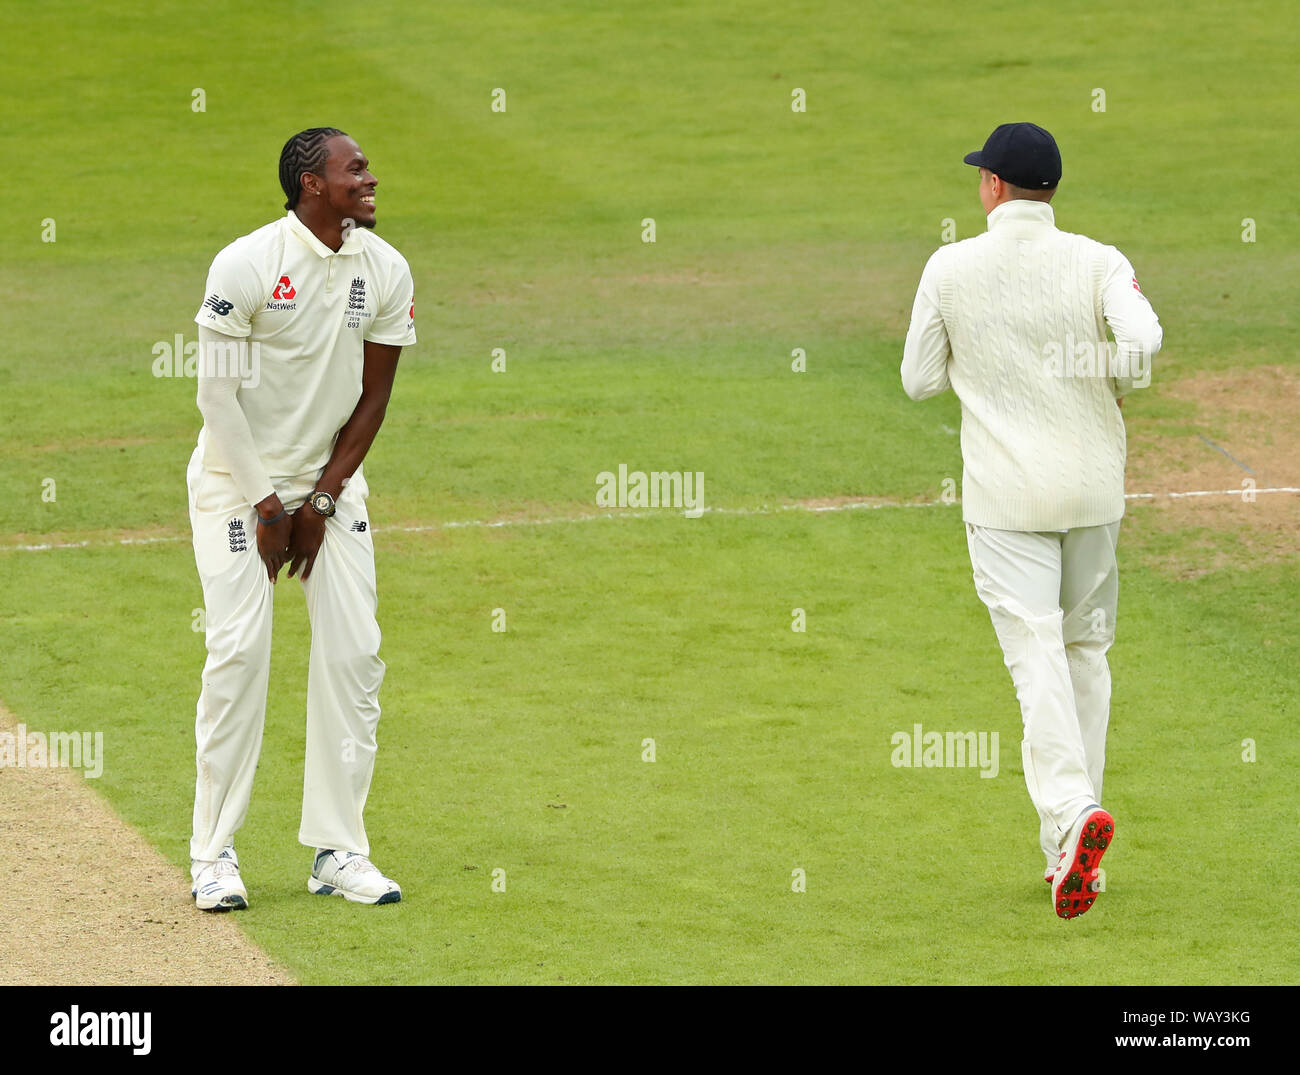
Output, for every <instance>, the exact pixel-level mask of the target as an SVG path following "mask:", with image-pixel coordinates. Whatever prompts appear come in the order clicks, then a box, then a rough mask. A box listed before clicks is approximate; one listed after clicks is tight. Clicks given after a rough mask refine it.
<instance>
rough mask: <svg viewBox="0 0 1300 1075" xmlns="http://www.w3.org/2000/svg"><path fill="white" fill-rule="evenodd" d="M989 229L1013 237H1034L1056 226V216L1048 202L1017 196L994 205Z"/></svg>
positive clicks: (990, 215)
mask: <svg viewBox="0 0 1300 1075" xmlns="http://www.w3.org/2000/svg"><path fill="white" fill-rule="evenodd" d="M988 223H989V231H991V232H996V233H997V234H998V235H1004V236H1007V237H1008V238H1011V239H1033V238H1036V237H1037V236H1039V235H1042V234H1043V233H1044V232H1045V231H1049V230H1051V229H1052V228H1054V227H1056V217H1055V216H1054V215H1053V213H1052V207H1051V206H1050V205H1048V204H1047V202H1036V201H1031V200H1030V199H1028V198H1015V199H1013V200H1012V201H1009V202H1003V203H1002V204H1001V205H998V206H994V208H993V212H991V213H990V214H989V220H988Z"/></svg>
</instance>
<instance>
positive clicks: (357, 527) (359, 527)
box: [348, 519, 366, 534]
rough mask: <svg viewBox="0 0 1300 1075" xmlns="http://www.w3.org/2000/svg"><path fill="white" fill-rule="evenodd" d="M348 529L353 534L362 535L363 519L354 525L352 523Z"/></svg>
mask: <svg viewBox="0 0 1300 1075" xmlns="http://www.w3.org/2000/svg"><path fill="white" fill-rule="evenodd" d="M348 529H349V530H351V531H352V532H353V533H354V534H364V533H365V532H366V521H365V520H364V519H358V520H357V521H356V522H355V523H353V524H352V525H351V526H350V527H348Z"/></svg>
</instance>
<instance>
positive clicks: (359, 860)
mask: <svg viewBox="0 0 1300 1075" xmlns="http://www.w3.org/2000/svg"><path fill="white" fill-rule="evenodd" d="M307 891H308V892H311V893H313V894H315V895H317V896H342V897H343V898H344V899H347V900H351V901H352V902H353V903H370V904H375V903H397V902H398V901H399V900H401V898H402V888H401V886H400V885H399V884H398V883H397V882H396V881H394V880H393V879H392V878H391V877H385V876H384V875H383V874H382V873H380V871H379V867H378V866H376V865H375V864H374V863H373V862H371V861H370V860H369V859H368V858H366V856H365V855H358V854H357V853H356V852H355V851H328V850H327V851H319V850H318V851H317V852H316V860H315V862H314V863H313V864H312V869H311V876H310V877H309V878H307Z"/></svg>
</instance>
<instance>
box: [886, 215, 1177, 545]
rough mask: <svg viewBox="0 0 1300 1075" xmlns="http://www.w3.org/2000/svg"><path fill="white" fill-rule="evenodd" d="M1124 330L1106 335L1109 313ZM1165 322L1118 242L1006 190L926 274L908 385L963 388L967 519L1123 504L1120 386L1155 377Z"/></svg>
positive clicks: (1046, 515) (1114, 512) (1018, 526)
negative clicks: (981, 223) (1077, 230)
mask: <svg viewBox="0 0 1300 1075" xmlns="http://www.w3.org/2000/svg"><path fill="white" fill-rule="evenodd" d="M1107 325H1109V326H1110V329H1111V331H1112V332H1113V333H1114V335H1115V343H1114V344H1110V345H1108V344H1107V343H1106V340H1107V337H1106V326H1107ZM1161 338H1162V334H1161V330H1160V322H1159V321H1158V320H1157V319H1156V315H1155V311H1154V310H1153V309H1152V308H1151V304H1150V303H1149V302H1148V301H1147V300H1146V298H1145V296H1143V294H1142V292H1141V290H1139V288H1138V286H1137V279H1136V277H1135V276H1134V274H1133V267H1132V266H1131V265H1130V264H1129V262H1128V260H1127V259H1126V258H1125V257H1124V255H1123V254H1121V253H1120V252H1119V251H1118V250H1116V249H1115V248H1114V247H1113V246H1105V245H1103V244H1101V243H1099V242H1096V241H1095V240H1093V239H1089V238H1087V237H1086V236H1083V235H1073V234H1071V233H1069V232H1064V231H1059V230H1058V229H1057V228H1056V225H1055V219H1054V217H1053V214H1052V207H1051V206H1050V205H1048V204H1047V203H1045V202H1037V201H1028V200H1016V201H1010V202H1004V203H1002V204H1001V205H999V206H997V207H996V208H994V210H993V211H992V212H991V213H989V216H988V231H987V232H985V233H984V234H983V235H979V236H976V237H975V238H973V239H966V240H964V241H962V242H959V243H953V244H951V245H949V246H944V247H940V248H939V249H938V250H936V251H935V252H934V254H933V255H932V256H931V258H930V260H929V262H928V263H927V264H926V267H925V271H924V273H923V274H922V276H921V284H920V287H919V289H918V291H917V295H916V303H915V305H914V306H913V308H912V322H911V326H910V328H909V329H908V333H907V342H906V344H905V346H904V350H903V366H902V375H903V387H904V388H905V389H906V391H907V394H908V395H909V396H911V397H912V398H913V399H926V398H928V397H930V396H933V395H937V394H938V393H939V392H942V391H944V390H945V389H946V388H948V387H949V386H950V385H951V387H952V389H953V391H955V392H956V393H957V398H958V399H959V400H960V401H961V412H962V421H961V451H962V462H963V467H964V472H963V475H962V518H963V519H964V520H965V521H966V522H969V523H974V524H975V525H977V526H987V527H994V528H997V529H1000V530H1067V529H1071V528H1073V527H1077V526H1100V525H1103V524H1105V523H1112V522H1115V521H1116V520H1117V519H1119V518H1121V517H1122V516H1123V514H1124V460H1125V454H1126V446H1125V437H1124V420H1123V418H1122V417H1121V415H1120V409H1119V407H1118V406H1117V405H1116V403H1115V400H1116V397H1118V396H1122V395H1123V394H1124V393H1125V392H1127V391H1129V390H1130V389H1131V388H1134V387H1138V388H1140V387H1143V386H1144V385H1146V384H1147V383H1149V381H1150V360H1151V356H1152V355H1154V354H1155V353H1156V352H1157V351H1159V349H1160V344H1161Z"/></svg>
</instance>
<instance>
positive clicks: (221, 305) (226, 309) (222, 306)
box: [203, 295, 235, 317]
mask: <svg viewBox="0 0 1300 1075" xmlns="http://www.w3.org/2000/svg"><path fill="white" fill-rule="evenodd" d="M203 305H204V307H205V308H206V309H208V310H212V311H213V312H214V313H216V314H219V315H220V316H221V317H225V316H226V314H228V313H230V311H231V310H233V309H234V308H235V304H234V303H233V302H227V301H226V300H225V299H223V298H222V297H221V296H220V295H209V296H208V301H207V302H205V303H204V304H203Z"/></svg>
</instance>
